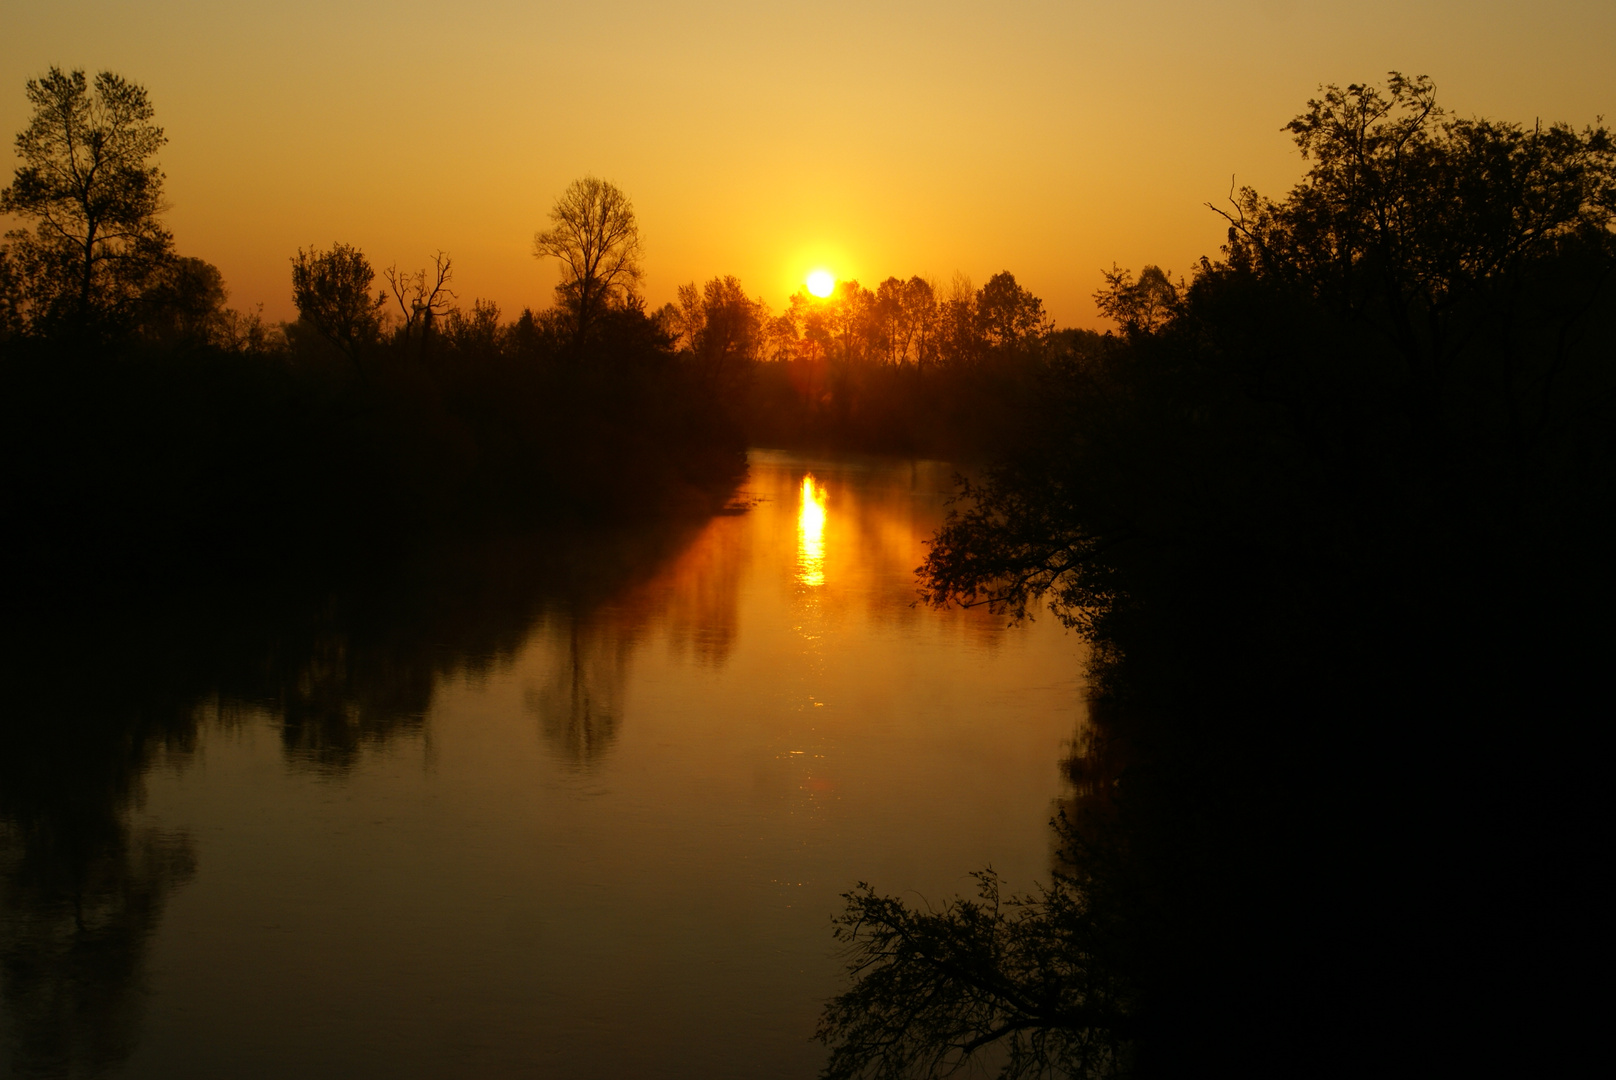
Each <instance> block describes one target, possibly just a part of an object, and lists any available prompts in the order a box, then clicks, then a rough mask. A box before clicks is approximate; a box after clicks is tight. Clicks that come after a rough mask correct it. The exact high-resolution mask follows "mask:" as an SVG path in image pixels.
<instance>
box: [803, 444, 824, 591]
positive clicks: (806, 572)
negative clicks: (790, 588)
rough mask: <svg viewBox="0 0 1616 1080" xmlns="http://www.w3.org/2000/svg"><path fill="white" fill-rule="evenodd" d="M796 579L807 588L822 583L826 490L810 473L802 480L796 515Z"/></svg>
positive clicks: (815, 586)
mask: <svg viewBox="0 0 1616 1080" xmlns="http://www.w3.org/2000/svg"><path fill="white" fill-rule="evenodd" d="M797 580H798V581H799V582H801V583H802V584H804V585H807V586H808V587H810V588H817V587H818V586H820V585H823V584H825V488H824V487H823V485H821V484H819V483H818V482H817V481H815V480H814V474H813V473H809V474H808V475H806V476H804V477H803V478H802V508H801V509H800V510H799V511H798V512H797Z"/></svg>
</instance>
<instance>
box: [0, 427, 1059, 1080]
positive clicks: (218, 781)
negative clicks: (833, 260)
mask: <svg viewBox="0 0 1616 1080" xmlns="http://www.w3.org/2000/svg"><path fill="white" fill-rule="evenodd" d="M950 476H951V470H950V469H949V467H947V466H945V465H941V464H937V463H927V462H918V463H909V462H894V461H891V460H885V459H882V460H877V459H862V458H858V459H854V458H837V459H818V458H808V457H800V456H793V455H787V454H782V453H774V452H754V453H753V454H752V456H751V468H750V474H749V477H748V479H747V480H746V481H745V482H744V484H743V485H742V488H741V490H740V492H739V493H738V496H737V499H736V501H735V504H734V505H735V506H736V507H737V508H738V509H740V510H742V511H743V512H735V513H725V514H723V515H719V516H716V517H714V518H712V519H711V520H710V521H708V522H706V523H705V524H704V525H703V526H701V527H700V528H699V529H696V530H694V531H687V532H685V533H683V534H680V535H679V536H678V537H676V538H674V539H673V540H670V541H669V542H668V543H667V544H666V545H665V546H664V547H662V548H659V549H657V550H656V551H654V552H651V553H650V554H645V553H643V552H642V553H640V554H639V555H638V556H636V557H637V558H639V559H640V560H641V564H642V565H639V568H638V569H636V570H635V572H633V573H630V574H627V575H626V576H625V575H621V574H617V575H614V574H613V573H611V572H608V571H601V572H600V574H599V580H598V582H597V583H596V584H595V585H594V586H592V588H593V592H590V593H589V595H588V597H587V600H584V599H579V596H580V595H581V594H580V593H578V592H576V591H574V592H573V593H570V594H569V593H567V592H566V591H565V590H559V591H558V589H557V587H555V586H554V585H553V583H552V584H549V585H543V586H539V585H532V586H529V587H528V592H527V593H526V594H524V596H523V597H522V598H521V603H517V602H515V601H511V600H510V599H509V597H508V596H507V595H506V594H504V593H502V591H501V589H500V586H499V580H498V575H495V580H494V581H493V583H492V584H489V583H486V582H485V583H483V584H482V585H479V586H476V587H473V586H470V585H466V586H464V587H462V586H461V585H460V584H458V583H456V582H451V583H449V584H448V585H446V586H444V587H443V588H441V589H439V590H438V592H435V593H431V595H432V597H433V598H432V599H431V600H430V602H423V604H422V605H418V606H424V607H425V608H430V609H431V610H432V611H434V612H437V613H438V614H437V615H435V616H434V617H433V618H432V619H425V618H423V619H417V620H416V621H415V622H414V623H411V622H410V620H409V619H407V618H405V617H404V616H402V615H401V616H398V617H397V618H395V619H388V618H380V617H377V618H372V620H371V625H370V628H369V629H368V630H367V631H366V632H365V633H364V634H361V633H359V632H357V631H354V632H346V631H345V632H344V633H342V634H336V635H334V636H331V635H328V636H327V637H318V635H316V636H314V637H311V638H310V640H311V641H317V642H318V643H317V644H316V645H310V646H309V647H308V648H306V649H304V650H303V652H301V653H299V655H298V658H297V660H296V662H295V663H291V662H290V661H284V659H283V660H274V659H273V656H272V657H271V659H270V660H264V659H262V658H257V659H254V658H252V657H246V658H238V659H232V658H231V656H229V655H225V654H227V653H228V651H229V647H228V643H226V645H224V646H220V656H221V658H220V659H219V660H218V663H217V666H218V670H219V671H220V672H224V674H217V675H213V674H210V675H209V680H211V681H209V682H208V685H209V686H210V687H211V688H212V689H209V690H208V691H207V692H206V693H203V694H201V695H199V696H198V697H197V699H196V700H193V701H190V702H189V703H186V704H184V705H183V708H184V710H185V711H186V715H187V717H188V720H187V723H188V724H189V725H190V726H189V727H184V729H183V731H181V733H180V734H179V735H174V734H173V733H172V732H169V734H167V735H164V736H163V737H162V738H158V739H153V738H147V737H146V736H141V738H144V739H145V740H146V741H145V742H143V743H140V746H144V747H145V749H143V750H138V752H137V751H136V750H129V749H128V748H129V747H130V746H133V745H135V744H136V743H137V742H140V740H138V739H134V738H133V737H128V736H125V735H123V734H120V735H119V736H118V738H119V739H120V740H121V741H120V742H118V744H117V745H118V746H119V747H121V748H123V749H120V750H119V753H120V754H124V755H125V757H126V758H127V759H128V760H130V761H133V762H134V763H135V765H134V766H132V775H131V776H129V777H127V778H125V779H123V780H116V781H114V780H109V781H108V787H109V789H115V790H113V793H112V794H111V795H109V796H108V798H109V799H110V800H111V802H109V803H108V805H111V806H113V807H114V811H115V813H113V812H110V811H109V814H112V816H110V817H109V818H108V822H109V824H105V825H104V826H103V825H97V826H95V828H98V829H101V831H102V832H103V833H106V837H103V838H102V839H100V840H96V841H94V843H96V844H100V845H101V846H100V847H97V848H95V851H96V852H99V854H88V855H82V857H79V856H73V855H71V853H70V854H69V855H65V856H63V858H64V859H66V860H67V864H71V865H70V866H69V868H68V869H67V870H60V869H59V868H56V867H55V865H54V864H50V859H52V858H54V857H56V856H54V855H52V852H53V851H56V850H57V848H60V847H61V844H57V848H52V847H51V845H50V843H47V842H46V841H44V840H39V839H38V837H39V836H41V835H45V833H43V832H41V830H47V831H48V829H51V828H53V829H57V830H58V833H60V834H61V835H66V836H69V837H73V836H77V835H78V834H77V833H76V832H74V831H73V830H74V829H77V828H79V825H77V824H75V825H72V826H71V827H69V826H64V825H62V824H61V823H60V822H56V823H55V824H52V823H51V822H53V821H54V820H55V819H50V818H49V813H50V811H48V806H47V810H42V811H37V813H36V811H35V810H29V811H27V813H25V812H24V811H23V810H14V813H13V817H15V818H16V820H15V821H13V822H12V823H11V825H10V826H8V828H9V830H10V831H9V832H6V833H3V834H0V838H3V837H9V839H8V840H7V841H6V845H5V846H4V848H3V849H0V855H3V858H0V871H3V873H4V882H5V883H6V889H7V891H6V893H5V897H4V899H5V906H4V908H3V909H0V918H4V919H5V920H6V925H5V928H4V933H3V937H0V949H3V950H4V953H5V955H4V957H3V959H4V969H3V970H4V977H5V978H6V980H7V985H6V986H5V988H4V989H5V993H4V1000H3V1006H4V1016H3V1019H4V1034H5V1044H4V1049H3V1050H0V1054H3V1055H4V1056H3V1057H0V1066H4V1067H5V1068H4V1069H3V1070H0V1071H5V1070H9V1071H10V1072H12V1073H17V1074H23V1075H29V1074H33V1075H64V1076H65V1075H74V1076H81V1075H109V1076H130V1077H164V1078H174V1077H224V1076H228V1077H277V1078H279V1077H290V1076H299V1077H371V1076H375V1077H390V1078H397V1077H505V1076H522V1077H529V1076H532V1077H549V1076H554V1077H663V1076H666V1077H702V1078H717V1077H805V1078H806V1077H811V1076H813V1075H814V1074H815V1072H816V1071H817V1069H818V1068H819V1066H820V1064H821V1063H822V1061H823V1058H824V1051H823V1049H822V1048H821V1047H820V1046H819V1045H818V1044H817V1043H813V1042H811V1041H810V1036H811V1034H812V1032H813V1029H814V1023H815V1019H816V1017H817V1014H818V1011H819V1007H820V1005H821V1003H822V1002H823V1000H824V999H825V998H827V997H828V996H830V995H832V994H834V993H835V992H837V990H838V989H839V988H840V987H841V986H842V985H843V973H842V967H841V961H840V960H839V959H838V957H837V955H836V954H835V952H834V945H833V942H832V940H831V937H830V933H829V930H830V922H829V920H830V916H831V915H832V914H833V913H834V912H836V911H838V910H839V909H840V906H841V905H840V900H839V894H840V893H841V892H843V891H844V890H847V889H849V888H851V887H852V886H853V885H854V884H855V883H857V882H859V881H861V880H865V881H869V882H870V883H871V884H873V885H874V886H875V887H876V888H878V889H880V890H882V891H884V892H890V893H898V894H903V895H906V896H908V897H909V898H911V899H918V898H920V897H926V898H929V899H932V900H937V899H941V898H946V897H948V896H951V895H953V894H956V893H960V892H968V891H969V890H970V885H971V882H970V879H969V878H968V876H967V875H968V873H969V871H971V870H974V869H978V868H980V867H982V866H985V865H989V864H991V865H992V866H994V867H995V868H996V869H998V870H999V871H1000V872H1001V874H1002V875H1003V876H1004V877H1005V878H1006V879H1007V880H1008V882H1009V883H1010V884H1011V885H1012V886H1014V887H1016V888H1018V889H1019V888H1024V887H1025V886H1027V885H1028V884H1029V883H1030V882H1031V881H1033V880H1034V879H1036V878H1045V877H1047V872H1048V871H1047V867H1048V860H1049V847H1050V834H1049V831H1048V829H1047V827H1046V823H1047V821H1048V819H1049V818H1050V816H1051V815H1052V810H1053V804H1054V800H1055V799H1056V798H1057V797H1058V796H1059V795H1060V794H1061V780H1060V775H1059V772H1058V768H1057V763H1058V761H1059V759H1060V758H1061V757H1062V756H1063V753H1064V752H1065V748H1066V746H1067V744H1068V743H1069V742H1070V740H1071V738H1072V736H1073V733H1074V730H1075V727H1076V725H1077V723H1078V721H1079V716H1080V711H1081V708H1082V706H1081V700H1080V691H1081V686H1080V682H1079V677H1080V645H1079V642H1078V641H1077V639H1076V638H1075V637H1073V636H1072V635H1070V634H1068V633H1066V632H1065V631H1064V630H1063V629H1062V628H1061V627H1060V626H1059V625H1058V624H1057V623H1056V622H1055V621H1054V620H1052V619H1048V618H1045V619H1041V620H1039V621H1037V622H1036V623H1033V624H1031V625H1028V626H1023V627H1018V628H1013V629H1006V628H1005V627H1004V625H1003V621H1002V620H1001V619H998V618H996V617H994V616H991V615H988V614H987V613H985V612H978V611H972V612H962V611H958V610H954V611H944V612H939V611H934V610H929V609H923V608H918V607H916V606H915V605H914V599H915V595H914V577H913V570H914V568H915V566H917V565H918V564H919V562H920V561H921V559H922V557H923V554H924V546H923V540H924V539H925V538H926V537H928V536H929V535H930V534H931V533H932V531H933V530H934V529H935V528H936V527H937V525H938V524H939V523H940V522H941V520H942V518H943V515H944V513H945V511H946V507H945V499H946V496H947V494H948V492H949V490H950ZM597 555H598V559H599V561H601V562H610V561H611V560H612V559H614V558H619V557H620V556H619V555H617V554H616V553H614V552H612V551H603V552H599V553H597ZM501 557H502V558H504V559H506V560H508V561H510V562H511V563H512V565H518V566H521V565H525V563H524V560H526V561H527V562H532V561H534V560H539V561H542V560H544V559H546V558H548V556H547V554H546V552H545V550H544V549H542V548H535V549H534V550H532V551H530V552H526V553H524V552H523V551H521V550H517V551H515V552H514V553H513V552H510V551H506V552H505V553H504V554H503V555H502V556H501ZM624 557H625V558H626V556H624ZM580 574H582V575H584V576H587V574H586V573H585V572H584V571H582V570H576V568H575V567H574V569H568V570H566V571H565V572H564V573H558V575H557V577H558V579H560V580H571V579H572V578H573V577H576V576H578V575H580ZM546 589H548V590H549V591H548V592H546V591H545V590H546ZM428 591H429V592H431V590H428ZM586 591H587V590H586ZM440 594H441V595H440ZM524 605H526V606H524ZM332 618H333V619H334V620H336V621H338V622H340V618H341V616H340V615H337V616H332ZM434 619H435V621H434ZM483 624H486V625H483ZM408 626H417V627H419V626H427V627H430V631H424V630H422V631H418V632H419V633H420V634H421V635H424V636H423V637H422V640H421V641H418V642H404V641H403V640H402V639H403V638H405V637H407V636H408V632H409V631H407V630H406V629H401V627H408ZM366 635H368V636H366ZM395 639H398V640H395ZM276 640H277V641H280V640H282V639H280V638H277V639H276ZM187 648H190V649H192V650H193V651H194V647H193V646H187ZM276 649H278V650H280V651H279V652H276V651H275V649H270V648H269V647H268V646H265V653H266V655H270V654H274V656H281V655H282V654H283V653H285V652H286V649H287V647H286V646H284V645H277V646H276ZM361 654H362V655H361ZM361 659H363V661H364V662H363V663H361V662H360V661H361ZM274 663H282V664H283V667H284V668H285V669H284V670H281V669H277V670H281V673H280V674H279V675H276V676H275V678H273V679H267V677H264V676H262V675H261V674H260V675H253V674H251V672H248V673H247V674H240V673H237V674H235V675H231V674H230V671H232V670H234V668H233V667H232V665H234V666H235V667H239V668H242V669H243V670H245V669H248V668H251V669H252V670H253V671H262V670H268V669H267V668H265V667H264V665H266V664H270V665H271V666H273V664H274ZM287 664H289V665H290V666H289V667H285V665H287ZM254 665H257V666H256V667H255V666H254ZM287 671H290V672H291V673H290V674H287ZM333 673H335V674H333ZM266 679H267V681H266ZM276 679H278V680H279V681H278V682H276ZM255 680H257V681H256V682H255ZM322 680H324V681H322ZM332 680H335V681H336V682H337V683H340V684H341V692H327V691H325V690H322V689H321V687H322V686H324V685H325V683H326V682H330V681H332ZM270 684H273V686H272V689H264V686H265V685H270ZM254 687H257V689H254ZM273 687H278V689H274V688H273ZM142 715H145V714H144V713H143V714H142ZM311 716H314V717H315V719H314V720H310V719H309V718H310V717H311ZM133 722H134V721H131V723H133ZM141 723H145V721H141ZM141 730H142V731H144V730H146V729H145V728H142V729H141ZM165 730H166V729H165ZM120 760H122V759H120ZM97 767H98V768H99V767H100V766H97ZM109 768H110V766H109ZM8 775H15V774H8ZM17 782H18V783H22V781H17ZM120 784H121V785H122V786H118V785H120ZM30 797H32V796H30ZM19 798H20V797H19ZM39 799H43V800H45V803H42V804H41V805H46V804H49V799H50V796H49V795H48V793H47V794H44V795H40V796H39ZM36 801H37V800H36ZM26 802H27V800H26V799H22V800H21V801H20V802H19V799H17V798H14V799H12V800H11V802H10V803H8V805H12V806H17V805H22V804H23V803H26ZM27 805H28V806H34V804H33V803H28V804H27ZM29 814H33V815H34V816H33V817H29V816H28V815H29ZM40 815H44V817H40ZM69 816H71V815H69ZM83 816H84V815H83V814H79V817H83ZM91 816H93V814H92V815H91ZM47 819H48V820H47ZM40 820H45V821H46V824H45V825H39V821H40ZM73 820H74V821H77V820H78V818H74V819H73ZM30 822H32V824H30ZM85 828H89V826H86V827H85ZM31 829H32V830H33V831H30V830H31ZM63 830H65V831H63ZM92 831H93V830H92ZM50 835H57V833H51V834H50ZM107 837H110V838H107ZM53 842H54V841H53ZM64 843H65V842H64ZM85 843H88V842H84V843H80V842H79V841H77V840H74V841H72V842H71V843H67V846H68V847H73V846H74V844H78V847H77V848H74V850H88V848H86V847H85ZM91 846H93V845H91ZM74 858H78V862H73V859H74ZM47 864H49V865H47ZM42 866H43V867H44V868H43V869H41V867H42ZM109 868H110V869H109ZM53 874H54V875H55V876H54V877H53V876H52V875H53ZM41 882H43V884H42V883H41ZM52 882H54V884H52ZM64 882H66V884H64ZM53 965H54V966H53Z"/></svg>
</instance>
